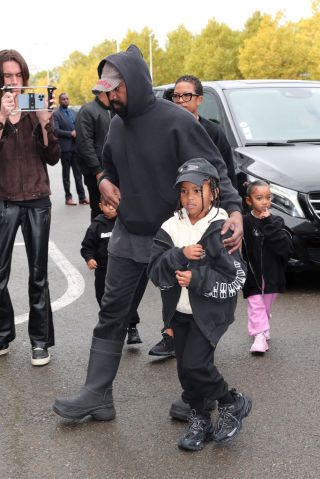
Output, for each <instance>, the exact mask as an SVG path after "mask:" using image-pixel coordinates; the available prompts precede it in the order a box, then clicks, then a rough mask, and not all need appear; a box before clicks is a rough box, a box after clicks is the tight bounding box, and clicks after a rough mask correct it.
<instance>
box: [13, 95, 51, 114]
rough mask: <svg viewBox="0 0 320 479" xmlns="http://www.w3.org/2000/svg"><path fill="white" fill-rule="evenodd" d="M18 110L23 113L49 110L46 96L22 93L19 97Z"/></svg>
mask: <svg viewBox="0 0 320 479" xmlns="http://www.w3.org/2000/svg"><path fill="white" fill-rule="evenodd" d="M18 109H19V110H21V111H34V110H47V107H46V95H44V94H43V93H21V94H20V95H18Z"/></svg>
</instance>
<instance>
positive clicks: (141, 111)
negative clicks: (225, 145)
mask: <svg viewBox="0 0 320 479" xmlns="http://www.w3.org/2000/svg"><path fill="white" fill-rule="evenodd" d="M106 61H108V62H109V63H111V64H112V65H114V66H115V67H116V68H117V69H118V70H119V71H120V73H121V75H122V76H123V78H124V81H125V84H126V88H127V98H128V104H127V107H128V114H127V116H125V117H120V116H119V115H115V116H114V118H113V119H112V120H111V124H110V129H109V134H108V137H107V142H106V144H105V147H104V150H103V164H104V172H105V175H106V177H107V178H108V179H109V180H110V181H111V182H112V183H114V184H115V185H117V186H119V188H120V191H121V202H120V206H119V208H118V217H119V220H120V221H121V222H122V223H123V224H124V226H125V227H126V229H127V230H128V231H129V232H130V233H134V234H138V235H147V236H152V235H154V234H155V233H156V232H157V231H158V229H159V227H160V226H161V224H162V223H163V222H164V221H165V220H166V219H167V218H169V217H170V216H171V215H172V213H173V211H174V209H175V205H176V200H177V193H176V191H175V189H174V188H173V185H174V183H175V178H176V175H177V170H178V167H179V166H180V165H181V164H182V163H184V162H185V161H187V160H189V159H191V158H197V157H203V158H206V159H207V160H208V161H210V162H212V163H213V164H214V165H215V166H216V168H217V170H218V172H219V174H220V177H221V183H220V185H221V198H222V206H223V207H224V209H226V210H227V212H228V213H230V212H232V211H241V199H240V197H239V195H238V192H237V191H236V190H235V189H234V188H233V187H232V185H231V182H230V180H229V178H228V176H227V169H226V166H225V163H224V161H223V159H222V158H221V155H220V153H219V152H218V150H217V148H216V146H215V145H214V144H213V142H212V141H211V139H210V138H209V136H208V134H207V133H206V131H205V130H204V128H203V127H202V126H201V125H200V123H199V122H198V121H197V120H196V119H195V118H194V116H192V115H190V113H189V112H187V111H184V109H183V108H181V107H179V106H177V105H175V104H174V103H172V102H170V101H167V100H164V99H161V98H156V97H155V95H154V93H153V90H152V83H151V78H150V74H149V70H148V67H147V64H146V63H145V61H144V60H143V58H142V56H141V52H140V50H139V49H138V48H137V47H136V46H134V45H131V46H130V47H129V48H128V50H127V51H126V52H120V53H117V54H113V55H110V56H108V57H107V58H106V59H105V60H103V61H102V62H101V63H100V65H99V67H98V72H99V75H101V72H102V69H103V66H104V64H105V63H106Z"/></svg>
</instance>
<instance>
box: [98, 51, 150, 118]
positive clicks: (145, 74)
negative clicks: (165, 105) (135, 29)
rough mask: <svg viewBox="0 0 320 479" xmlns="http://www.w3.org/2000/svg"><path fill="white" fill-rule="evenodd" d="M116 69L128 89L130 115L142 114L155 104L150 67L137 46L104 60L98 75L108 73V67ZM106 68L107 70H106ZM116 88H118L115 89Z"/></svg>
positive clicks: (99, 67)
mask: <svg viewBox="0 0 320 479" xmlns="http://www.w3.org/2000/svg"><path fill="white" fill-rule="evenodd" d="M106 63H107V64H109V65H110V66H112V67H114V68H115V69H116V70H117V71H118V72H119V73H120V75H121V77H122V78H123V80H124V82H125V84H126V88H127V101H128V115H127V117H132V116H137V115H140V114H142V113H143V112H144V111H145V110H146V109H147V108H148V107H149V106H151V105H152V104H153V103H154V102H155V96H154V93H153V91H152V81H151V76H150V73H149V69H148V66H147V64H146V62H145V61H144V59H143V56H142V53H141V51H140V50H139V48H138V47H136V45H130V46H129V48H128V49H127V50H126V51H125V52H119V53H114V54H112V55H108V56H107V57H106V58H104V59H103V60H102V61H101V62H100V63H99V65H98V75H99V78H101V75H102V72H103V70H104V72H108V65H107V64H106ZM104 67H106V68H104ZM114 88H116V86H115V87H114Z"/></svg>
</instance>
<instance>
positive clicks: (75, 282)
mask: <svg viewBox="0 0 320 479" xmlns="http://www.w3.org/2000/svg"><path fill="white" fill-rule="evenodd" d="M15 246H24V243H15ZM49 256H50V258H51V259H52V260H53V261H54V262H55V263H56V265H57V266H58V268H60V270H61V271H62V273H63V274H64V276H65V277H66V279H67V282H68V287H67V290H66V292H65V293H64V294H63V295H62V296H60V298H58V299H56V300H55V301H53V302H52V303H51V308H52V311H57V310H58V309H61V308H64V307H65V306H68V304H70V303H72V302H73V301H76V299H78V298H79V297H80V296H81V295H82V294H83V292H84V288H85V281H84V278H83V276H82V275H81V273H80V272H79V271H78V270H77V269H76V268H75V267H74V266H73V265H72V264H71V263H70V261H69V260H68V259H67V258H66V257H65V256H64V254H63V253H62V252H61V251H60V250H59V248H57V246H56V245H55V244H54V242H53V241H49ZM28 319H29V313H26V314H20V315H19V316H16V317H15V323H16V324H20V323H24V322H25V321H28Z"/></svg>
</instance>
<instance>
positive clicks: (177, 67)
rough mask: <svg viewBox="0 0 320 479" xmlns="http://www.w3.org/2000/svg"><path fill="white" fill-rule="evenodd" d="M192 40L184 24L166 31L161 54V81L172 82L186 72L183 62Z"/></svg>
mask: <svg viewBox="0 0 320 479" xmlns="http://www.w3.org/2000/svg"><path fill="white" fill-rule="evenodd" d="M192 42H193V35H192V33H190V32H189V31H188V30H187V29H186V28H185V27H184V25H180V26H179V27H178V28H177V29H176V30H173V31H171V32H169V33H168V35H167V41H166V49H165V52H164V55H163V62H164V63H163V77H162V79H161V80H162V83H173V82H174V81H175V80H176V79H177V78H178V77H179V76H181V75H184V74H186V67H185V62H186V58H187V57H188V55H189V53H190V51H191V48H192Z"/></svg>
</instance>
